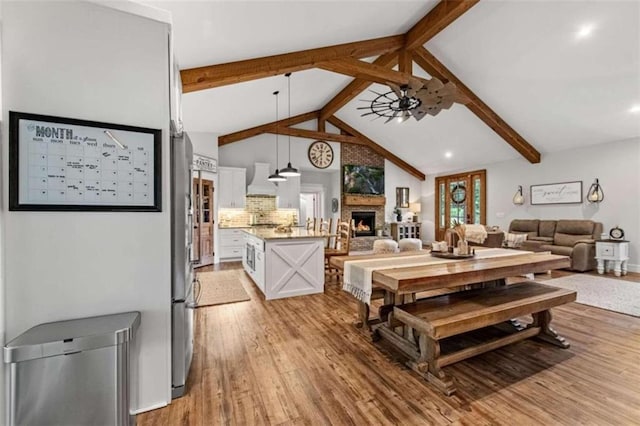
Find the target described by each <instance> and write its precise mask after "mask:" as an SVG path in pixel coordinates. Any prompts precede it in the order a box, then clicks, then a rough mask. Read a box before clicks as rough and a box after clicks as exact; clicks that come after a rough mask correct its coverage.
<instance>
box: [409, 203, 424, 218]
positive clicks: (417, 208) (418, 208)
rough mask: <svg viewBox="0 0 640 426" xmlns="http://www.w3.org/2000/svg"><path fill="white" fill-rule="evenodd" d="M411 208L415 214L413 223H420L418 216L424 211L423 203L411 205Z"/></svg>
mask: <svg viewBox="0 0 640 426" xmlns="http://www.w3.org/2000/svg"><path fill="white" fill-rule="evenodd" d="M409 208H410V209H411V211H412V212H413V221H414V222H417V221H418V214H419V213H420V211H421V210H422V204H421V203H411V205H410V206H409Z"/></svg>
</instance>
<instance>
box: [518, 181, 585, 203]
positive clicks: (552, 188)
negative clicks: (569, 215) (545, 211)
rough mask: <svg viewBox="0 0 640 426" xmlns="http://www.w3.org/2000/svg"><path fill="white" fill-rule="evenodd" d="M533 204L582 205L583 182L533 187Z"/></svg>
mask: <svg viewBox="0 0 640 426" xmlns="http://www.w3.org/2000/svg"><path fill="white" fill-rule="evenodd" d="M530 190H531V191H530V194H531V204H532V205H537V204H580V203H582V181H576V182H560V183H547V184H543V185H531V187H530Z"/></svg>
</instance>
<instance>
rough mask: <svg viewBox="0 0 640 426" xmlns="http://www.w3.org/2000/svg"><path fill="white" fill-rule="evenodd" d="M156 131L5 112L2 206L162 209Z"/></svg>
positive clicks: (158, 140) (106, 209)
mask: <svg viewBox="0 0 640 426" xmlns="http://www.w3.org/2000/svg"><path fill="white" fill-rule="evenodd" d="M161 140H162V131H161V130H159V129H148V128H143V127H134V126H126V125H121V124H109V123H100V122H94V121H86V120H77V119H73V118H61V117H52V116H46V115H37V114H27V113H21V112H14V111H10V112H9V210H23V211H141V212H159V211H162V200H161V182H162V180H161V165H162V164H161Z"/></svg>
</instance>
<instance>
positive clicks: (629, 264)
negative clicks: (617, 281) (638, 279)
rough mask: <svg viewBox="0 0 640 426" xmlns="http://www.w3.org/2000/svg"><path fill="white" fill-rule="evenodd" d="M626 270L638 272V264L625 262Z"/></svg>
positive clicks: (639, 269) (639, 270)
mask: <svg viewBox="0 0 640 426" xmlns="http://www.w3.org/2000/svg"><path fill="white" fill-rule="evenodd" d="M627 271H629V272H640V265H633V264H631V263H627Z"/></svg>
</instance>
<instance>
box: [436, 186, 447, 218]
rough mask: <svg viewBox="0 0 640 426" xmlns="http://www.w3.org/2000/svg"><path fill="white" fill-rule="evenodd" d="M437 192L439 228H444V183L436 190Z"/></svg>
mask: <svg viewBox="0 0 640 426" xmlns="http://www.w3.org/2000/svg"><path fill="white" fill-rule="evenodd" d="M438 192H439V193H440V194H439V195H440V228H441V229H442V228H444V227H445V224H444V223H445V220H446V219H445V195H446V191H445V190H444V183H441V184H440V186H439V189H438Z"/></svg>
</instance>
